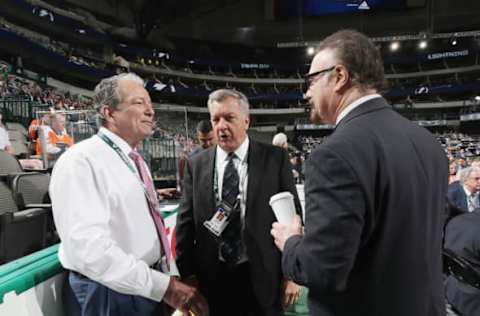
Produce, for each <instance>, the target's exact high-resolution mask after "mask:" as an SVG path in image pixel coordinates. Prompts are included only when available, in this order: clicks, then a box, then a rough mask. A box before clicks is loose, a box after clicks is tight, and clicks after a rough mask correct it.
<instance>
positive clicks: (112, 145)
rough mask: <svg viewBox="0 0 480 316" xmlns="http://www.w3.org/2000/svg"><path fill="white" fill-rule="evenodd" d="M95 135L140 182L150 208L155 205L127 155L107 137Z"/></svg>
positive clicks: (100, 134)
mask: <svg viewBox="0 0 480 316" xmlns="http://www.w3.org/2000/svg"><path fill="white" fill-rule="evenodd" d="M97 135H98V137H100V138H101V139H102V140H103V141H104V142H105V143H106V144H107V145H108V146H110V148H112V149H113V150H114V151H115V152H116V153H117V154H118V156H119V157H120V158H121V159H122V161H123V162H124V163H125V164H126V165H127V167H128V169H130V171H131V172H132V173H133V174H134V175H135V177H136V178H137V179H138V181H139V182H140V185H141V186H142V189H143V193H144V194H145V196H146V198H147V201H148V203H149V204H152V206H153V205H155V203H154V201H151V198H150V195H149V194H148V192H147V188H146V187H145V183H143V181H142V180H141V179H140V177H139V174H138V173H137V168H136V167H135V166H133V165H132V163H131V162H130V160H129V159H128V157H127V155H125V153H124V152H123V151H122V150H121V149H120V147H118V145H117V144H115V143H114V142H113V141H112V140H111V139H110V138H109V137H108V136H107V135H105V134H103V133H102V132H98V133H97Z"/></svg>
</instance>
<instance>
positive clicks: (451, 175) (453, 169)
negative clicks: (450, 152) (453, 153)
mask: <svg viewBox="0 0 480 316" xmlns="http://www.w3.org/2000/svg"><path fill="white" fill-rule="evenodd" d="M457 170H458V166H457V162H456V161H455V160H452V161H451V162H450V164H449V165H448V184H452V183H454V182H456V181H458V175H457Z"/></svg>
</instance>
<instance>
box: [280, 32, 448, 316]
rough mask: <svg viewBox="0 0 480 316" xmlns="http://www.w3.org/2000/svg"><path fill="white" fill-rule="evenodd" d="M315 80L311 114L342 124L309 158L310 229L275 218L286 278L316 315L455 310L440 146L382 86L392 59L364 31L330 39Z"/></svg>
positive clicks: (430, 315)
mask: <svg viewBox="0 0 480 316" xmlns="http://www.w3.org/2000/svg"><path fill="white" fill-rule="evenodd" d="M305 79H306V80H305V88H306V92H305V98H306V99H307V100H308V102H309V103H310V105H311V107H312V111H311V119H312V120H313V121H314V122H320V121H321V122H323V123H328V124H335V130H334V132H333V134H332V135H331V136H329V137H328V138H327V140H326V141H325V142H323V143H322V144H321V145H320V146H318V147H317V148H316V149H315V150H314V151H313V152H312V154H311V156H310V159H309V160H308V161H307V163H306V172H305V174H306V181H305V194H306V205H305V208H306V212H305V228H304V230H302V227H301V224H300V223H301V222H300V219H299V218H296V220H295V221H294V222H293V224H291V225H290V226H285V225H281V224H279V223H274V224H273V227H272V231H271V233H272V235H273V236H274V238H275V243H276V245H277V246H278V248H279V249H280V250H282V251H283V259H282V269H283V272H284V274H285V276H286V277H287V278H289V279H292V280H293V281H295V282H296V283H299V284H302V285H305V286H307V287H308V288H309V301H310V302H309V303H310V304H309V307H310V312H311V315H315V316H319V315H320V316H324V315H325V316H326V315H328V316H333V315H335V316H351V315H357V316H371V315H389V316H405V315H409V316H437V315H445V304H444V298H443V284H442V262H441V249H442V244H441V242H442V224H443V216H442V209H443V208H444V204H445V203H444V199H445V194H446V190H447V181H446V178H445V174H447V168H448V166H447V160H446V157H445V154H444V153H443V151H442V149H441V147H440V144H439V143H438V142H437V141H436V140H435V138H434V137H433V136H432V135H431V134H430V133H429V132H427V131H426V130H425V129H423V128H421V127H419V126H418V125H417V124H415V123H413V122H410V121H408V120H407V119H405V118H403V117H402V116H400V115H399V114H398V113H396V112H395V111H393V110H392V108H391V107H390V106H389V104H388V103H387V101H386V100H385V99H384V98H383V97H381V96H380V95H379V94H378V93H379V91H381V90H382V89H383V87H384V82H385V80H384V71H383V62H382V59H381V57H380V53H379V52H378V50H377V48H376V47H375V46H374V44H373V43H372V42H371V41H370V40H369V39H368V38H367V37H366V36H365V35H363V34H361V33H358V32H356V31H350V30H345V31H339V32H337V33H335V34H333V35H331V36H329V37H327V38H326V39H324V40H323V41H322V43H321V44H320V46H319V48H318V53H317V54H316V56H315V57H314V59H313V61H312V64H311V67H310V72H309V74H308V75H307V76H306V78H305Z"/></svg>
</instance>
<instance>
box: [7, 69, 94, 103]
mask: <svg viewBox="0 0 480 316" xmlns="http://www.w3.org/2000/svg"><path fill="white" fill-rule="evenodd" d="M1 67H2V70H3V71H2V74H3V75H2V76H1V77H0V98H6V97H22V96H23V97H26V98H28V100H30V101H35V102H38V103H39V104H41V105H45V106H46V107H47V108H48V107H53V108H54V109H55V110H60V111H61V110H63V111H67V110H89V109H92V108H93V106H92V104H93V103H92V100H91V99H90V98H88V97H86V96H83V95H80V94H74V93H71V92H69V91H60V90H58V89H56V88H54V87H51V86H44V87H42V86H40V85H39V84H38V83H37V82H35V81H32V80H28V79H25V78H22V77H19V76H16V75H12V74H9V73H8V72H9V71H8V67H9V66H8V65H7V64H5V63H2V64H1Z"/></svg>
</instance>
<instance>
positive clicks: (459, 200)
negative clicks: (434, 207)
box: [447, 167, 480, 212]
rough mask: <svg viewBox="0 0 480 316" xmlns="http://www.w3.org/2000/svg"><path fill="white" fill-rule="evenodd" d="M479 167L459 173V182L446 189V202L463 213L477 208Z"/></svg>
mask: <svg viewBox="0 0 480 316" xmlns="http://www.w3.org/2000/svg"><path fill="white" fill-rule="evenodd" d="M479 191H480V167H467V168H464V169H461V170H460V171H459V181H458V182H454V183H452V184H451V185H450V186H449V187H448V193H447V197H448V201H449V202H450V204H451V205H452V206H454V207H456V208H457V209H459V210H461V211H463V212H472V211H473V210H474V209H476V208H477V207H479V197H478V195H479Z"/></svg>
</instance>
